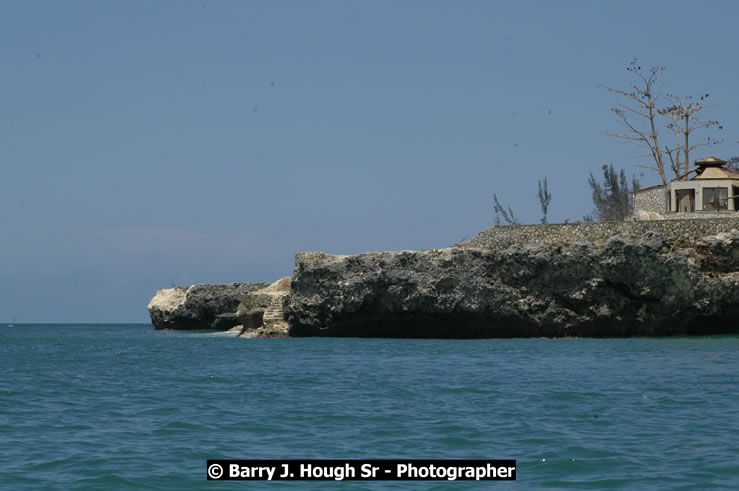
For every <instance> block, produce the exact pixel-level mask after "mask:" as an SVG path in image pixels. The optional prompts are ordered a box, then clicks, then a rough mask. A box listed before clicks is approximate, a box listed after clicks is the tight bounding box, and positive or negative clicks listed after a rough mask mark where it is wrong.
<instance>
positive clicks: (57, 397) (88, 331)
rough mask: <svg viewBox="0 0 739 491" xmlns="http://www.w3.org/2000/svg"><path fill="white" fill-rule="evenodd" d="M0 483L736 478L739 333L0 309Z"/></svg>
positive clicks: (107, 485) (632, 483)
mask: <svg viewBox="0 0 739 491" xmlns="http://www.w3.org/2000/svg"><path fill="white" fill-rule="evenodd" d="M0 366H2V371H3V377H2V378H1V380H0V443H1V444H2V450H1V455H2V459H1V460H0V489H39V488H48V489H90V488H92V489H138V488H145V489H198V488H203V489H245V488H249V489H251V488H258V489H273V488H292V489H304V488H307V489H326V488H332V489H387V488H391V489H407V488H413V489H429V488H433V489H469V488H470V487H476V488H479V489H482V488H485V489H487V488H490V487H493V486H498V487H501V486H502V487H503V488H504V489H507V488H522V489H525V488H542V487H554V488H566V489H571V488H594V489H600V488H610V487H621V488H624V489H626V488H628V489H632V488H641V489H672V488H681V487H685V488H726V489H730V488H734V489H737V488H739V409H738V407H739V392H738V387H739V336H711V337H696V338H654V339H507V340H464V341H462V340H459V341H455V340H405V339H332V338H327V339H316V338H312V339H275V340H246V339H233V338H229V337H225V336H223V335H219V334H211V333H180V332H156V331H154V330H153V329H152V328H151V326H150V325H15V326H12V327H9V326H7V325H0ZM219 458H231V459H258V458H260V459H271V458H275V459H279V458H294V459H298V458H317V459H320V458H334V459H349V458H351V459H364V458H428V459H516V460H517V461H518V467H517V477H518V480H517V481H516V482H500V483H494V482H488V483H481V484H479V485H477V486H474V483H473V485H471V483H469V482H466V483H456V484H455V483H443V482H442V483H433V482H343V483H332V482H305V481H304V482H272V483H258V482H230V483H229V482H207V481H206V480H205V461H206V459H219Z"/></svg>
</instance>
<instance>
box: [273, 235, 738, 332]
mask: <svg viewBox="0 0 739 491" xmlns="http://www.w3.org/2000/svg"><path fill="white" fill-rule="evenodd" d="M285 318H286V320H287V321H288V323H289V325H290V330H289V335H291V336H316V335H327V336H371V337H441V338H471V337H530V336H547V337H562V336H594V337H604V336H652V335H674V334H708V333H720V332H739V322H737V318H739V232H737V231H736V230H732V231H731V232H730V233H724V234H719V235H718V236H713V237H706V238H704V239H702V240H700V241H698V242H697V243H696V245H695V247H690V248H685V247H678V246H676V245H674V244H672V243H670V241H668V240H667V239H666V238H665V237H664V236H662V235H660V234H655V233H652V232H648V233H646V234H644V236H643V237H641V238H640V239H638V240H631V239H629V238H627V237H621V236H615V237H612V238H611V239H609V240H608V241H606V242H605V243H604V244H591V243H588V242H580V243H574V244H561V245H518V246H512V247H509V248H508V249H507V250H504V251H495V250H488V249H479V248H472V247H467V246H465V244H460V245H458V246H456V247H451V248H446V249H434V250H428V251H400V252H378V253H366V254H360V255H355V256H333V255H328V254H324V253H320V252H318V253H299V254H298V255H297V257H296V269H295V273H294V276H293V281H292V288H291V291H290V293H289V294H288V296H287V298H286V300H285Z"/></svg>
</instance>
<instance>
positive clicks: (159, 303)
mask: <svg viewBox="0 0 739 491" xmlns="http://www.w3.org/2000/svg"><path fill="white" fill-rule="evenodd" d="M268 285H269V283H229V284H225V285H207V284H200V285H192V286H177V287H174V288H165V289H163V290H158V291H157V293H156V295H154V298H152V299H151V302H149V305H148V309H149V315H150V316H151V322H152V324H154V328H155V329H219V330H224V331H225V330H228V329H231V328H232V327H234V326H236V325H237V324H238V323H239V322H238V318H237V316H236V310H237V308H238V306H239V303H240V302H241V300H242V299H243V297H244V295H245V294H246V293H247V292H252V291H256V290H259V289H261V288H264V287H266V286H268Z"/></svg>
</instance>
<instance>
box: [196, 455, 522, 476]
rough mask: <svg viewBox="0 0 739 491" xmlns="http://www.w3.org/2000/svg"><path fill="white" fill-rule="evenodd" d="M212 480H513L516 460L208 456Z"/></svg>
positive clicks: (209, 472) (208, 467)
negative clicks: (239, 457)
mask: <svg viewBox="0 0 739 491" xmlns="http://www.w3.org/2000/svg"><path fill="white" fill-rule="evenodd" d="M207 478H208V480H209V481H237V480H238V481H344V480H346V481H494V480H504V481H513V480H515V479H516V461H515V460H208V462H207Z"/></svg>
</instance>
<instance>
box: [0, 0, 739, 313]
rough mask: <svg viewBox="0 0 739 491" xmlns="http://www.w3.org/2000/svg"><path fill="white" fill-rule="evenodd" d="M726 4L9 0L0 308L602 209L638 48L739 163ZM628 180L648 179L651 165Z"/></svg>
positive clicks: (111, 306)
mask: <svg viewBox="0 0 739 491" xmlns="http://www.w3.org/2000/svg"><path fill="white" fill-rule="evenodd" d="M738 6H739V3H737V2H732V1H727V2H702V3H701V4H699V3H698V2H695V1H690V2H688V1H685V2H674V1H670V2H645V1H638V2H623V1H619V2H596V1H583V2H564V1H559V2H552V1H545V2H523V1H516V2H502V1H492V0H490V1H428V0H423V1H398V0H394V1H378V0H371V1H370V0H365V1H346V0H341V1H315V0H313V1H307V0H299V1H298V0H295V1H261V2H258V1H230V2H229V1H208V0H198V1H192V2H190V1H181V0H178V1H164V0H157V1H153V0H144V1H135V0H129V1H97V0H94V1H74V0H65V1H32V0H22V1H12V0H3V1H2V2H0V66H1V67H2V75H1V76H0V114H1V116H0V322H72V321H78V322H138V321H144V322H145V321H148V314H147V312H146V304H147V303H148V301H149V299H150V298H151V296H152V295H153V294H154V292H155V290H157V289H158V288H165V287H169V286H172V285H175V284H178V285H180V284H191V283H200V282H209V283H220V282H233V281H273V280H275V279H277V278H279V277H281V276H285V275H289V274H291V272H292V269H293V265H294V254H295V252H296V251H304V250H324V251H327V252H333V253H358V252H363V251H368V250H398V249H421V248H431V247H445V246H448V245H450V244H453V243H455V242H457V241H459V240H461V239H463V238H465V237H471V236H473V235H474V234H475V233H476V232H477V231H479V230H481V229H482V228H484V227H486V226H489V225H491V224H492V222H493V213H492V195H493V193H494V192H495V193H497V195H498V197H499V198H500V199H501V200H502V201H503V202H505V203H506V204H509V205H510V206H512V207H513V208H514V210H515V211H516V213H517V214H518V215H519V218H521V220H522V221H523V222H526V223H533V222H537V221H538V220H539V218H540V213H539V204H538V201H537V199H536V183H537V180H538V179H543V178H544V177H545V176H548V178H549V184H550V190H551V192H552V194H553V198H552V203H551V210H550V218H551V220H552V221H562V220H564V219H566V218H569V219H571V220H577V219H581V218H582V216H583V215H584V214H586V213H588V212H590V211H591V209H592V203H591V199H590V195H589V189H588V186H587V176H588V173H589V172H590V171H593V172H595V173H597V172H599V168H600V165H601V164H603V163H608V162H612V163H613V164H614V165H615V166H617V167H624V168H626V169H627V170H628V172H630V173H631V172H635V173H637V174H638V173H639V172H643V171H640V169H638V168H635V167H633V164H634V163H636V162H637V160H635V159H630V158H629V156H631V155H634V154H636V153H638V151H637V149H635V148H631V147H628V146H624V145H623V144H620V143H619V142H618V141H615V140H612V139H609V138H608V137H606V136H603V135H602V134H601V132H602V131H603V130H616V129H618V125H617V123H616V120H615V119H614V116H613V115H612V114H611V112H610V110H609V109H610V108H611V107H612V106H613V105H615V104H616V103H617V102H618V99H617V97H616V96H614V95H613V94H610V93H608V92H607V91H606V90H605V89H603V88H602V87H600V88H599V85H601V84H606V85H613V86H617V87H626V85H627V83H628V82H629V80H630V78H629V74H628V73H627V72H626V70H625V68H626V66H627V64H628V62H629V60H630V59H631V58H632V57H634V56H638V57H639V58H640V59H641V62H642V65H643V66H645V67H647V66H652V65H665V66H666V67H667V71H666V72H665V73H664V76H663V80H664V82H665V90H666V91H668V92H671V93H674V94H681V95H695V94H699V93H705V92H708V93H710V94H711V99H712V100H713V101H715V102H718V103H719V105H717V106H715V107H713V108H711V109H709V110H706V112H705V116H707V117H711V118H715V119H719V120H721V122H722V123H723V124H724V130H723V132H722V133H721V134H714V135H713V136H723V137H724V138H725V139H726V141H727V142H731V143H732V144H725V145H721V146H717V147H714V148H712V149H710V150H707V151H704V152H696V154H694V156H695V157H699V156H705V155H707V154H708V153H710V154H714V155H717V156H719V157H724V158H726V157H730V156H733V155H737V154H739V147H738V146H737V145H736V141H737V140H739V100H737V87H738V86H739V83H738V81H739V63H738V60H737V58H738V56H739V50H737V45H738V44H739V41H737V39H738V38H737V35H736V22H737V19H739V7H738ZM641 181H642V185H650V184H656V183H657V180H656V178H655V177H654V176H652V175H650V174H649V173H645V175H644V176H643V177H642V178H641Z"/></svg>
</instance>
